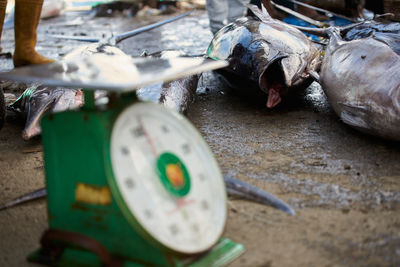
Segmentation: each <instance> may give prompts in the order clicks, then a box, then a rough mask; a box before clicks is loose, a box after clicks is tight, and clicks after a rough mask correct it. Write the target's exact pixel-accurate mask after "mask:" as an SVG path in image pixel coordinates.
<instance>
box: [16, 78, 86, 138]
mask: <svg viewBox="0 0 400 267" xmlns="http://www.w3.org/2000/svg"><path fill="white" fill-rule="evenodd" d="M81 105H83V94H82V92H81V91H80V90H75V89H66V88H61V87H57V88H50V87H47V86H43V85H41V86H39V87H38V88H37V89H36V90H35V92H34V93H33V94H32V95H31V97H30V99H29V103H28V115H27V119H26V123H25V128H24V130H23V131H22V138H23V139H24V140H29V139H30V138H32V137H34V136H37V135H39V134H41V132H42V130H41V127H40V121H41V119H42V117H43V116H44V115H45V114H46V113H48V112H59V111H63V110H67V109H72V108H76V107H79V106H81Z"/></svg>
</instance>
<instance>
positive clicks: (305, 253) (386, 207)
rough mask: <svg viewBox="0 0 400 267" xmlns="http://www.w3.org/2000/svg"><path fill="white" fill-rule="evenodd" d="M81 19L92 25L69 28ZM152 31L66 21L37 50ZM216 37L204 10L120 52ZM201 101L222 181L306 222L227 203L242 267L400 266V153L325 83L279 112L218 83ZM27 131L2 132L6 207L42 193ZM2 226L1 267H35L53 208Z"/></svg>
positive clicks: (39, 163)
mask: <svg viewBox="0 0 400 267" xmlns="http://www.w3.org/2000/svg"><path fill="white" fill-rule="evenodd" d="M162 18H164V17H153V18H151V20H159V19H162ZM75 19H76V20H75ZM79 20H81V21H84V24H81V25H79V26H66V25H65V23H66V22H73V21H75V22H77V23H78V22H79ZM147 21H149V20H147ZM145 23H148V22H143V21H139V20H137V19H128V18H123V17H121V16H118V17H115V18H109V19H106V18H96V19H89V18H88V17H87V16H86V17H80V18H79V17H77V15H76V14H65V15H64V16H61V17H58V18H55V19H51V20H47V21H42V22H41V24H40V28H39V35H38V46H37V47H38V50H39V52H42V53H43V54H45V55H48V56H50V57H53V58H59V57H60V56H62V55H64V54H66V53H68V51H70V50H71V49H72V48H74V47H77V46H80V45H82V43H79V42H75V41H60V40H55V39H50V38H47V37H45V35H44V34H45V33H65V34H67V33H69V34H70V33H75V34H82V33H90V34H91V35H92V34H94V35H96V34H97V35H101V33H102V32H103V33H104V31H105V30H106V31H107V30H111V31H113V32H121V31H125V30H129V29H132V28H136V27H137V26H138V25H139V24H145ZM12 37H13V34H12V32H9V31H8V32H5V33H4V34H3V39H2V47H3V51H4V50H5V51H11V50H12V47H13V42H12ZM211 38H212V36H211V33H210V32H209V30H208V20H207V15H206V13H205V12H204V11H196V12H195V13H194V14H193V15H191V16H190V17H188V18H185V19H183V20H181V21H180V22H179V23H175V24H171V25H169V26H164V27H162V28H159V29H156V30H153V31H151V32H148V33H144V34H142V35H139V36H136V37H134V38H131V39H129V40H126V41H123V42H122V43H121V44H120V45H119V47H120V48H121V49H122V50H123V51H124V52H126V53H127V54H130V55H139V54H141V52H142V51H143V50H147V51H148V52H155V51H159V50H165V49H180V50H183V51H184V52H186V53H188V54H201V53H203V51H204V50H205V49H206V47H207V45H208V43H209V41H210V40H211ZM0 67H1V69H2V70H8V69H11V68H12V63H11V60H10V59H4V58H3V59H0ZM16 91H17V92H18V90H16ZM198 91H199V95H198V97H197V100H196V102H195V103H194V105H193V106H192V108H191V109H190V111H189V114H188V118H189V119H190V120H191V121H192V122H193V123H194V125H195V126H196V127H197V128H198V129H199V131H200V132H201V134H202V135H203V136H204V138H205V139H206V141H207V142H208V144H209V145H210V147H211V149H212V151H213V152H214V154H215V157H216V159H217V161H218V163H219V165H220V167H221V170H222V172H223V173H224V174H228V175H230V176H232V177H234V178H237V179H241V180H244V181H246V182H248V183H251V184H253V185H256V186H258V187H260V188H263V189H264V190H267V191H268V192H270V193H273V194H275V195H276V196H278V197H279V198H281V199H283V200H285V201H287V202H288V203H289V204H290V205H292V206H293V207H294V208H295V210H296V212H297V216H296V217H291V216H289V215H286V214H284V213H282V212H280V211H277V210H274V209H272V208H270V207H267V206H263V205H260V204H256V203H253V202H249V201H245V200H243V199H238V198H229V201H228V210H229V217H228V221H227V225H226V231H225V234H224V236H226V237H229V238H231V239H232V240H234V241H236V242H239V243H242V244H243V245H244V246H245V248H246V252H245V253H244V254H243V255H242V256H241V257H240V258H238V259H237V260H236V261H235V262H233V263H232V266H399V265H400V164H399V163H400V144H399V143H396V142H391V141H386V140H382V139H379V138H375V137H371V136H367V135H364V134H361V133H359V132H357V131H355V130H353V129H351V128H349V127H348V126H346V125H344V124H343V123H342V122H341V121H340V120H339V119H338V118H337V116H336V115H335V114H334V113H333V111H332V110H331V109H330V107H329V104H328V103H327V101H326V98H325V96H324V94H323V92H322V91H321V89H320V87H319V86H318V85H317V84H313V85H312V86H311V87H310V88H308V89H307V91H306V92H304V93H299V94H298V95H293V96H290V97H288V98H287V99H284V101H283V103H282V104H281V105H279V106H278V107H277V108H276V109H274V110H267V109H266V108H265V106H264V103H262V102H261V103H260V101H255V100H252V99H249V98H247V97H244V96H242V95H240V94H238V93H236V92H234V91H231V90H230V89H229V88H227V87H226V86H225V84H224V83H223V82H222V79H221V77H220V76H218V75H216V74H213V73H205V74H204V75H203V78H202V80H201V81H200V84H199V88H198ZM19 93H21V92H19ZM23 125H24V121H23V120H21V119H17V118H15V117H9V119H8V121H7V123H6V124H5V127H4V128H3V129H2V130H1V132H0V188H1V191H2V192H3V193H2V194H0V203H3V202H4V201H6V200H9V199H12V198H15V197H17V196H19V195H21V194H23V193H26V192H29V191H31V190H34V189H37V188H40V187H42V186H44V167H43V158H42V156H43V153H42V151H41V140H40V138H36V139H33V140H31V141H28V142H25V141H23V140H22V138H21V131H22V129H23ZM0 224H1V225H2V227H1V228H0V237H1V238H0V240H1V241H0V266H34V265H33V264H31V263H28V262H27V261H26V256H27V255H28V254H29V253H30V252H31V251H33V250H35V249H36V248H37V247H38V246H39V239H40V236H41V234H42V232H43V231H44V230H45V229H46V228H47V213H46V201H45V200H40V201H36V202H32V203H29V204H25V205H21V206H18V207H15V208H12V209H8V210H3V211H0Z"/></svg>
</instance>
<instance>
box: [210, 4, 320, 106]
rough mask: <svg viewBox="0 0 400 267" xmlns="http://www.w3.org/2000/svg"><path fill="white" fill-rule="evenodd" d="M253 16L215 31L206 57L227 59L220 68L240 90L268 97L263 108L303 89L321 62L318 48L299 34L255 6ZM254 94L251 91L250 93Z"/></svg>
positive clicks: (251, 7)
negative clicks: (258, 92)
mask: <svg viewBox="0 0 400 267" xmlns="http://www.w3.org/2000/svg"><path fill="white" fill-rule="evenodd" d="M249 9H250V10H251V12H252V16H247V17H245V18H241V19H238V20H236V21H235V22H234V23H231V24H229V25H227V26H225V27H223V28H222V29H221V30H220V31H218V32H217V33H216V34H215V36H214V38H213V40H212V41H211V43H210V45H209V47H208V50H207V55H208V56H209V57H210V58H213V59H223V60H228V61H229V62H230V65H229V67H228V68H225V69H223V71H224V74H225V76H226V77H227V78H228V80H230V81H232V82H231V83H232V84H236V85H239V86H238V87H239V89H240V90H249V88H253V89H255V92H257V91H260V89H261V91H262V92H263V93H264V95H265V93H266V94H268V100H267V103H266V106H267V107H268V108H273V107H275V106H276V105H278V104H279V103H280V102H281V100H282V96H284V95H285V94H287V93H288V92H289V91H291V90H296V89H298V88H303V89H304V88H306V87H307V86H308V85H309V84H310V83H311V82H312V78H311V76H310V75H309V73H310V71H315V70H316V69H317V68H318V66H319V63H320V58H319V53H318V49H317V47H316V45H315V44H313V43H312V42H311V41H310V40H309V39H308V38H307V37H306V36H305V35H304V34H303V33H302V32H301V31H299V30H297V29H295V28H294V27H292V26H290V25H288V24H286V23H284V22H282V21H279V20H275V19H273V18H271V17H270V16H269V15H268V14H267V13H262V12H261V10H259V9H258V8H257V7H256V6H254V5H249ZM253 92H254V90H253Z"/></svg>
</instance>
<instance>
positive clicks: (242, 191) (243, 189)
mask: <svg viewBox="0 0 400 267" xmlns="http://www.w3.org/2000/svg"><path fill="white" fill-rule="evenodd" d="M224 180H225V185H226V189H227V192H228V194H229V195H234V196H240V197H244V198H246V199H248V200H251V201H254V202H257V203H260V204H264V205H268V206H271V207H274V208H276V209H278V210H281V211H283V212H286V213H287V214H289V215H292V216H295V215H296V212H295V211H294V210H293V209H292V208H291V207H290V206H289V205H288V204H286V203H285V202H283V201H282V200H280V199H278V198H277V197H275V196H273V195H271V194H270V193H268V192H266V191H264V190H262V189H260V188H258V187H256V186H253V185H251V184H248V183H245V182H243V181H240V180H236V179H233V178H230V177H227V176H224ZM46 196H47V190H46V188H40V189H37V190H34V191H32V192H29V193H26V194H24V195H22V196H19V197H17V198H15V199H13V200H10V201H8V202H6V203H4V204H1V205H0V211H1V210H3V209H7V208H11V207H14V206H17V205H20V204H23V203H27V202H30V201H33V200H37V199H42V198H45V197H46Z"/></svg>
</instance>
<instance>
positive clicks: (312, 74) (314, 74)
mask: <svg viewBox="0 0 400 267" xmlns="http://www.w3.org/2000/svg"><path fill="white" fill-rule="evenodd" d="M308 74H310V76H311V78H313V79H314V81H316V82H318V83H319V82H320V77H319V74H318V72H316V71H314V70H311V71H309V72H308Z"/></svg>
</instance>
